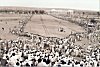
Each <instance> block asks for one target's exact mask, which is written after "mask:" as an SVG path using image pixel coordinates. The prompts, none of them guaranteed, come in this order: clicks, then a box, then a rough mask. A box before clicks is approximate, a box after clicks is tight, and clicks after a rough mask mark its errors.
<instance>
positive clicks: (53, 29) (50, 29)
mask: <svg viewBox="0 0 100 67" xmlns="http://www.w3.org/2000/svg"><path fill="white" fill-rule="evenodd" d="M60 27H61V28H63V29H64V31H65V32H60V31H59V28H60ZM25 32H31V33H34V34H40V35H43V36H50V37H65V36H68V35H69V34H71V32H74V33H75V32H84V30H83V28H81V27H80V26H78V25H75V24H73V23H70V22H68V21H64V20H61V19H57V18H54V17H52V16H49V15H33V17H32V18H31V21H29V22H28V24H27V25H26V27H25Z"/></svg>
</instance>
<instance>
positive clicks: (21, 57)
mask: <svg viewBox="0 0 100 67" xmlns="http://www.w3.org/2000/svg"><path fill="white" fill-rule="evenodd" d="M28 36H29V38H28V39H23V38H22V39H20V38H18V39H17V40H10V41H6V40H2V39H1V40H0V44H1V52H2V53H1V54H2V58H1V59H0V61H1V65H2V66H7V67H21V66H22V67H24V66H26V67H27V66H28V67H34V66H35V67H100V47H98V46H100V44H98V45H97V46H95V47H94V46H92V45H91V44H90V45H88V46H87V48H86V49H84V48H83V47H82V46H78V45H75V44H74V43H75V42H76V41H81V40H82V38H83V37H84V35H83V34H78V33H77V34H71V35H69V36H68V37H66V38H57V37H44V36H40V35H37V34H30V35H28Z"/></svg>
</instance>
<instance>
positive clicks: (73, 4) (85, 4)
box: [0, 0, 100, 11]
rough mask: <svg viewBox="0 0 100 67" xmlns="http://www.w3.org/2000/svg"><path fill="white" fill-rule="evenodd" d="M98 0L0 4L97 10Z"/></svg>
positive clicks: (6, 0) (3, 0)
mask: <svg viewBox="0 0 100 67" xmlns="http://www.w3.org/2000/svg"><path fill="white" fill-rule="evenodd" d="M99 4H100V2H99V0H0V6H18V7H39V8H70V9H80V10H94V11H99V10H100V9H99Z"/></svg>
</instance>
